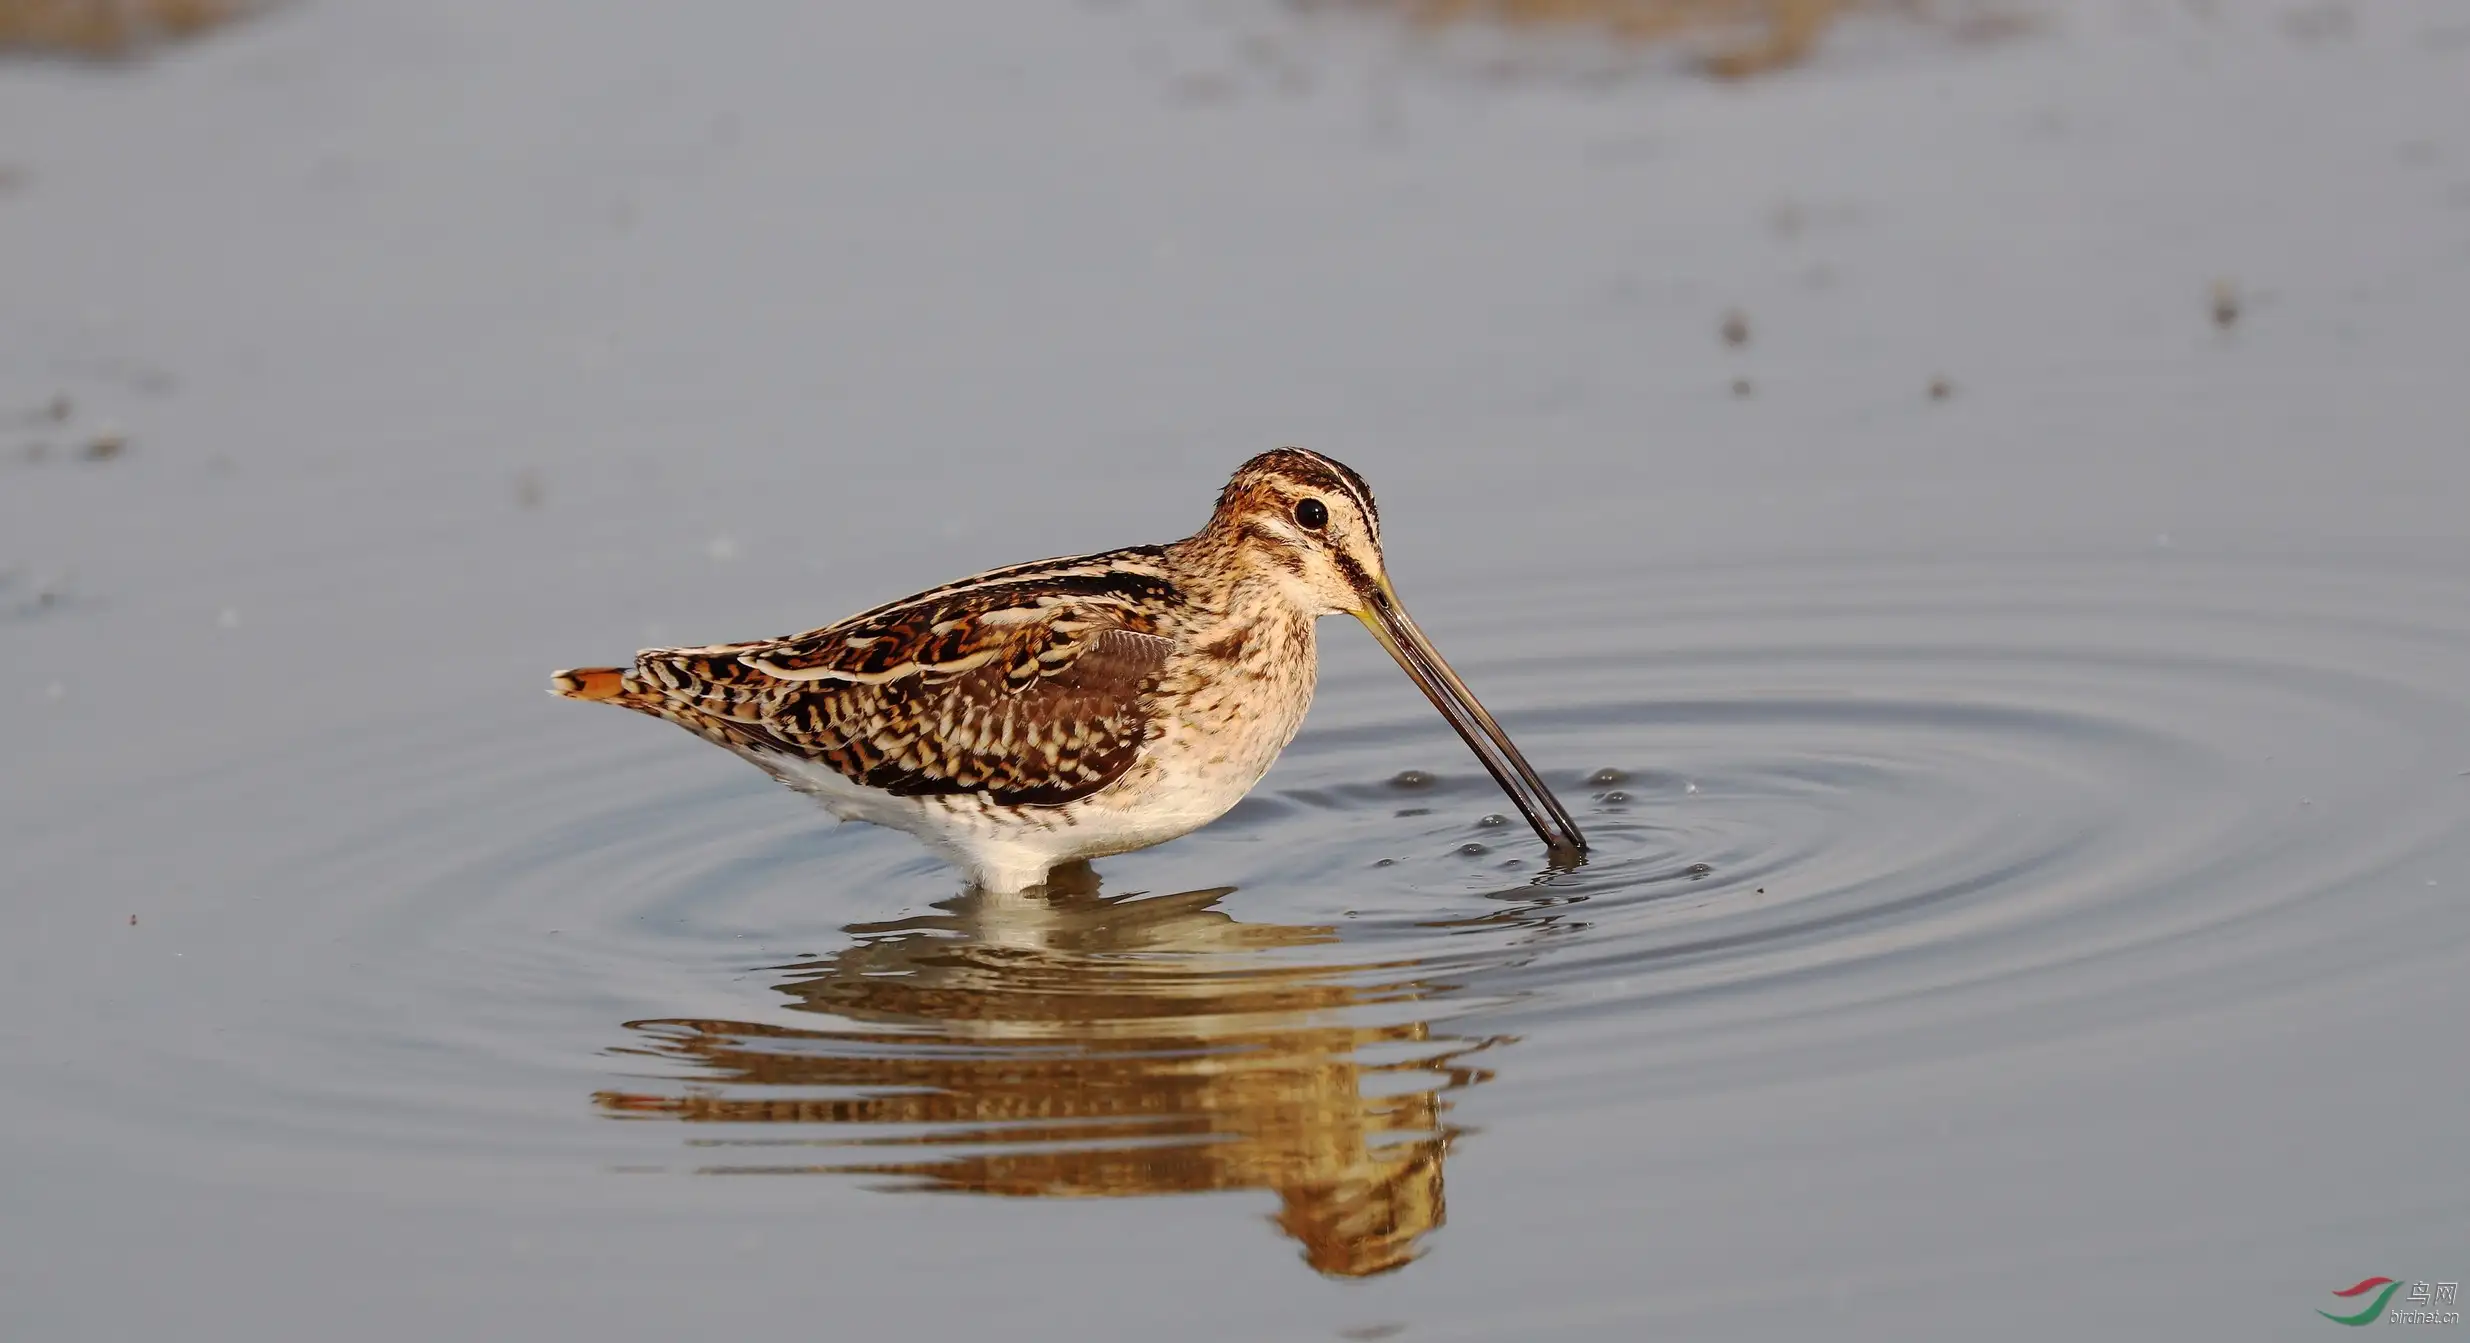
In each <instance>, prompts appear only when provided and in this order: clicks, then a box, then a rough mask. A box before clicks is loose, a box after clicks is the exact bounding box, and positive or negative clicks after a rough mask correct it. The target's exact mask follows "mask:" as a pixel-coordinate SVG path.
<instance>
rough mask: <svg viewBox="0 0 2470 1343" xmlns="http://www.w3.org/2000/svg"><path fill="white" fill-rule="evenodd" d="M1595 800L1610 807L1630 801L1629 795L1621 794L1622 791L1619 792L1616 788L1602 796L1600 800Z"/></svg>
mask: <svg viewBox="0 0 2470 1343" xmlns="http://www.w3.org/2000/svg"><path fill="white" fill-rule="evenodd" d="M1596 800H1597V801H1599V802H1604V803H1608V804H1611V805H1614V806H1618V805H1619V804H1621V803H1623V802H1627V801H1629V800H1630V795H1629V794H1627V793H1624V792H1622V791H1621V790H1620V789H1618V788H1615V789H1613V790H1612V791H1611V792H1609V793H1606V794H1604V795H1603V796H1602V797H1600V798H1598V799H1596Z"/></svg>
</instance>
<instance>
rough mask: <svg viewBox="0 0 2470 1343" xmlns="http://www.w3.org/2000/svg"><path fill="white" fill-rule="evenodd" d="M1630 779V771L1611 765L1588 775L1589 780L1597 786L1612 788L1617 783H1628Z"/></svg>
mask: <svg viewBox="0 0 2470 1343" xmlns="http://www.w3.org/2000/svg"><path fill="white" fill-rule="evenodd" d="M1629 781H1630V776H1629V771H1627V770H1619V769H1614V768H1612V767H1611V766H1609V765H1607V766H1606V767H1604V768H1602V769H1599V770H1597V771H1595V772H1594V773H1593V774H1590V775H1588V776H1587V782H1588V783H1589V784H1590V785H1592V786H1594V787H1597V788H1610V787H1612V786H1613V785H1614V784H1616V783H1628V782H1629Z"/></svg>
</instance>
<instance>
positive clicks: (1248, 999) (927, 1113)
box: [595, 868, 1507, 1277]
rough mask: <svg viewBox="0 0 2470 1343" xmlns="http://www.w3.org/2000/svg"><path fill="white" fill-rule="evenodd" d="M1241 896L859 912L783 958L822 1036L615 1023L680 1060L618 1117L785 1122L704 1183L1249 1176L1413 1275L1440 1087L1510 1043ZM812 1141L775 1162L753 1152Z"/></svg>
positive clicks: (1440, 988) (1419, 986)
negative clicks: (1251, 916)
mask: <svg viewBox="0 0 2470 1343" xmlns="http://www.w3.org/2000/svg"><path fill="white" fill-rule="evenodd" d="M1230 889H1232V888H1223V887H1222V888H1219V889H1216V890H1204V891H1187V892H1184V893H1181V894H1177V895H1158V896H1137V895H1136V896H1127V897H1121V898H1114V899H1110V898H1107V897H1105V896H1102V895H1101V894H1099V892H1098V888H1097V883H1096V880H1095V878H1094V877H1092V876H1091V875H1090V874H1089V873H1088V871H1087V869H1085V868H1082V869H1077V870H1068V871H1066V872H1063V873H1059V874H1058V875H1057V879H1056V880H1054V881H1053V882H1051V883H1050V885H1049V887H1048V890H1047V891H1046V892H1045V893H1042V894H1041V893H1031V894H1026V895H1002V896H998V895H989V894H986V893H983V892H970V893H968V894H965V895H962V896H959V897H957V898H955V899H953V900H949V901H946V902H944V903H943V904H941V905H939V906H937V908H938V909H939V910H941V911H942V912H940V913H937V914H932V915H926V916H922V917H919V918H914V919H907V920H903V921H901V922H898V923H890V924H875V925H853V926H852V927H851V928H850V929H849V930H848V931H849V932H850V933H851V934H852V935H853V936H854V937H855V938H856V941H855V942H854V943H853V944H852V945H851V946H849V947H848V948H847V949H845V950H843V951H840V952H838V953H836V954H833V955H831V956H827V957H823V958H821V959H816V960H810V961H802V962H799V963H797V964H794V965H789V966H784V967H780V968H781V969H782V970H784V971H785V972H786V973H787V978H786V979H785V980H784V981H783V982H782V983H781V984H779V985H778V986H777V987H778V989H779V991H780V992H781V993H783V994H786V995H787V996H788V997H789V999H790V1003H789V1006H790V1007H791V1008H793V1009H794V1010H797V1011H802V1012H812V1013H815V1014H817V1015H818V1016H821V1017H825V1018H828V1019H829V1021H828V1022H826V1023H823V1024H818V1025H816V1026H814V1027H811V1028H810V1027H805V1026H788V1025H780V1024H763V1023H749V1022H733V1021H712V1020H692V1019H663V1020H650V1021H635V1022H629V1023H628V1028H629V1029H630V1030H631V1031H633V1032H635V1033H636V1035H637V1036H638V1039H637V1040H636V1041H635V1042H634V1043H632V1044H630V1045H629V1046H627V1047H626V1048H624V1049H621V1050H619V1051H617V1052H619V1053H621V1054H627V1055H633V1056H638V1057H640V1056H651V1057H656V1058H661V1059H665V1060H671V1061H675V1062H682V1063H685V1064H688V1065H691V1070H692V1071H691V1074H690V1075H689V1076H688V1077H687V1078H686V1079H685V1080H684V1083H683V1085H682V1086H680V1087H679V1088H678V1089H676V1090H674V1091H670V1092H667V1093H665V1094H664V1093H660V1092H644V1091H604V1092H601V1093H600V1094H599V1095H598V1096H597V1097H596V1098H595V1099H596V1100H597V1101H598V1103H599V1105H600V1106H601V1107H602V1108H603V1110H604V1111H605V1112H607V1113H609V1114H612V1115H617V1116H622V1117H632V1118H653V1117H667V1118H671V1119H679V1120H685V1121H689V1122H695V1123H711V1124H728V1125H749V1124H769V1125H777V1126H779V1127H780V1128H781V1129H782V1130H785V1132H783V1133H781V1134H779V1135H777V1136H775V1135H770V1134H765V1135H751V1134H748V1135H734V1134H733V1135H732V1136H729V1137H715V1138H713V1139H710V1140H707V1141H704V1142H699V1143H698V1144H697V1146H700V1147H704V1148H706V1149H719V1150H721V1151H724V1152H726V1153H727V1156H729V1157H740V1156H742V1157H743V1158H744V1159H743V1160H727V1159H724V1160H723V1161H721V1162H719V1163H717V1164H713V1165H708V1166H705V1167H704V1168H703V1169H705V1170H706V1171H709V1172H714V1173H729V1172H735V1173H809V1172H822V1173H844V1174H859V1175H870V1176H877V1177H886V1178H887V1180H888V1183H887V1186H886V1187H888V1188H891V1189H895V1190H931V1191H950V1192H966V1193H978V1194H1004V1195H1012V1196H1016V1197H1032V1198H1077V1197H1105V1196H1126V1195H1134V1194H1174V1193H1196V1192H1202V1191H1208V1190H1232V1189H1262V1190H1268V1191H1270V1192H1273V1193H1275V1194H1276V1195H1277V1198H1278V1201H1279V1211H1278V1213H1277V1216H1276V1218H1275V1220H1276V1222H1277V1224H1278V1226H1279V1227H1280V1228H1281V1229H1283V1230H1284V1231H1285V1232H1286V1233H1287V1234H1288V1235H1290V1236H1293V1237H1294V1238H1295V1239H1296V1240H1298V1241H1300V1242H1301V1243H1302V1244H1303V1247H1304V1248H1303V1257H1304V1259H1305V1261H1306V1262H1308V1263H1310V1264H1311V1265H1312V1266H1313V1267H1314V1268H1316V1269H1318V1270H1320V1271H1321V1272H1323V1273H1327V1274H1332V1275H1338V1276H1344V1277H1364V1276H1369V1275H1371V1274H1376V1273H1385V1272H1388V1271H1390V1270H1393V1269H1397V1268H1400V1267H1403V1266H1404V1265H1406V1264H1407V1263H1408V1262H1410V1261H1411V1260H1413V1259H1414V1258H1415V1256H1416V1254H1417V1253H1418V1249H1417V1242H1418V1241H1419V1240H1420V1239H1421V1238H1422V1237H1423V1236H1424V1235H1425V1233H1427V1232H1429V1231H1431V1230H1432V1229H1434V1228H1435V1227H1438V1226H1440V1225H1441V1222H1442V1217H1443V1207H1442V1197H1441V1164H1442V1159H1443V1157H1444V1156H1445V1155H1446V1154H1447V1152H1448V1150H1449V1147H1450V1143H1451V1141H1452V1140H1453V1139H1454V1138H1455V1137H1456V1136H1457V1135H1458V1132H1459V1130H1458V1129H1457V1128H1455V1127H1454V1126H1452V1125H1451V1123H1450V1122H1449V1120H1448V1112H1449V1109H1450V1102H1449V1100H1448V1099H1447V1097H1448V1093H1450V1092H1451V1091H1453V1090H1456V1089H1458V1088H1460V1087H1464V1086H1469V1085H1472V1084H1474V1083H1477V1082H1482V1081H1485V1080H1487V1079H1488V1077H1489V1076H1490V1074H1489V1073H1487V1072H1486V1071H1484V1070H1483V1069H1481V1068H1478V1067H1475V1066H1473V1065H1472V1064H1471V1062H1470V1061H1469V1058H1468V1056H1469V1055H1471V1054H1474V1053H1476V1052H1477V1051H1480V1050H1483V1049H1486V1048H1490V1047H1492V1046H1494V1045H1497V1044H1501V1043H1505V1042H1506V1039H1507V1037H1499V1036H1495V1037H1488V1038H1486V1037H1474V1036H1463V1035H1452V1034H1448V1033H1445V1032H1441V1031H1436V1030H1435V1029H1434V1028H1433V1026H1432V1025H1431V1024H1430V1022H1429V1020H1428V1018H1430V1017H1431V1016H1432V1015H1433V1011H1432V1007H1431V1003H1432V1001H1433V1000H1434V999H1435V998H1437V997H1440V996H1442V995H1445V994H1448V993H1450V992H1452V991H1453V986H1452V985H1451V984H1449V983H1447V982H1446V981H1445V980H1443V979H1441V978H1436V977H1435V976H1434V975H1433V974H1432V973H1431V972H1429V971H1428V970H1426V969H1425V968H1424V967H1423V966H1421V965H1419V964H1418V963H1415V962H1409V961H1397V962H1387V963H1382V962H1374V963H1368V964H1367V963H1356V964H1348V965H1333V964H1329V963H1326V962H1323V961H1319V960H1318V959H1317V958H1316V959H1315V960H1312V961H1307V960H1305V959H1304V958H1302V957H1299V956H1297V955H1296V954H1295V953H1294V951H1293V949H1295V948H1300V947H1308V946H1312V945H1315V944H1334V943H1336V942H1337V940H1338V937H1337V932H1336V930H1335V929H1334V928H1330V927H1315V926H1291V925H1281V924H1260V923H1239V922H1237V921H1236V920H1234V919H1233V918H1231V917H1229V916H1228V915H1227V914H1226V913H1224V912H1223V911H1221V910H1219V909H1217V908H1216V904H1217V902H1218V900H1219V899H1220V898H1221V897H1223V896H1225V895H1226V894H1227V892H1228V891H1229V890H1230ZM783 1148H821V1149H830V1150H829V1151H828V1152H820V1153H817V1154H816V1155H818V1156H819V1157H820V1158H821V1159H819V1160H813V1161H791V1162H767V1161H764V1160H762V1159H761V1158H762V1156H763V1154H764V1153H765V1151H767V1150H769V1151H773V1152H778V1151H779V1150H780V1149H783Z"/></svg>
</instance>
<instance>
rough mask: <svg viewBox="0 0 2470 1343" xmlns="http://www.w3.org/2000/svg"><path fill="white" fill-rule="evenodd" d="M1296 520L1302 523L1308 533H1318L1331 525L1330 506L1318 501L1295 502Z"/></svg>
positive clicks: (1304, 500) (1301, 500) (1300, 500)
mask: <svg viewBox="0 0 2470 1343" xmlns="http://www.w3.org/2000/svg"><path fill="white" fill-rule="evenodd" d="M1295 520H1296V521H1297V522H1299V523H1302V524H1303V525H1304V528H1305V529H1306V530H1307V531H1315V532H1317V531H1319V530H1321V529H1322V528H1323V527H1326V526H1328V525H1329V505H1327V504H1325V503H1322V502H1321V501H1320V500H1318V499H1298V500H1296V501H1295Z"/></svg>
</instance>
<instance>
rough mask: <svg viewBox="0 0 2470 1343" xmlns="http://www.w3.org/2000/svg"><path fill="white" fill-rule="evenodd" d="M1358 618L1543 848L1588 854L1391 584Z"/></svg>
mask: <svg viewBox="0 0 2470 1343" xmlns="http://www.w3.org/2000/svg"><path fill="white" fill-rule="evenodd" d="M1359 618H1360V619H1361V620H1362V621H1363V622H1364V627H1365V628H1366V629H1369V630H1371V631H1372V637H1373V638H1375V639H1378V640H1380V641H1381V647H1383V648H1386V649H1388V650H1389V655H1390V656H1391V657H1394V658H1396V659H1398V665H1399V666H1401V667H1404V668H1405V669H1406V673H1407V675H1408V676H1409V677H1410V678H1412V679H1413V680H1414V682H1415V685H1416V688H1418V689H1420V690H1422V691H1423V692H1424V697H1425V698H1426V699H1429V700H1431V701H1432V707H1434V708H1436V709H1439V710H1440V711H1441V716H1442V717H1443V718H1446V719H1448V720H1449V725H1450V726H1451V727H1454V728H1456V729H1458V735H1459V736H1461V737H1464V738H1466V742H1467V745H1468V746H1469V747H1470V748H1472V749H1473V750H1474V752H1475V758H1476V759H1478V760H1481V761H1483V762H1484V768H1485V769H1486V770H1489V771H1490V772H1491V774H1492V777H1493V780H1494V782H1496V783H1498V784H1500V785H1501V791H1502V792H1504V793H1507V794H1509V800H1510V801H1511V802H1514V803H1516V804H1517V806H1518V810H1519V813H1520V814H1522V815H1524V816H1525V817H1526V818H1527V824H1528V825H1531V826H1534V827H1535V833H1536V835H1537V837H1538V838H1540V839H1542V840H1543V841H1544V847H1546V848H1548V849H1551V850H1553V851H1554V852H1556V853H1585V852H1586V851H1587V838H1586V836H1584V835H1581V834H1579V833H1578V823H1577V822H1575V821H1573V820H1571V819H1570V816H1569V812H1568V811H1567V810H1565V809H1564V808H1563V807H1562V806H1561V800H1560V799H1559V798H1556V797H1554V796H1553V795H1552V790H1551V789H1549V788H1546V787H1545V786H1544V781H1543V779H1541V778H1540V777H1538V776H1537V775H1536V773H1535V767H1534V766H1533V765H1530V764H1528V763H1527V758H1526V757H1525V756H1523V755H1520V754H1519V753H1518V748H1517V747H1515V746H1513V745H1511V744H1510V740H1509V734H1508V733H1506V732H1503V731H1502V730H1501V725H1500V724H1499V723H1497V722H1494V721H1493V718H1492V715H1491V714H1490V713H1487V712H1485V710H1484V706H1483V705H1482V704H1480V703H1478V702H1477V701H1476V698H1475V692H1474V691H1472V690H1469V689H1467V683H1466V682H1464V681H1461V680H1459V679H1458V673H1456V672H1454V671H1452V670H1450V666H1449V664H1448V663H1447V662H1444V661H1442V660H1441V653H1440V650H1439V649H1436V648H1434V647H1433V646H1432V641H1431V640H1430V639H1427V638H1425V637H1424V632H1423V631H1422V630H1420V629H1417V628H1416V627H1415V622H1414V621H1412V620H1410V619H1408V618H1407V612H1406V608H1405V607H1404V606H1401V605H1399V604H1398V594H1397V593H1396V592H1393V591H1391V590H1390V586H1389V581H1388V580H1387V579H1383V580H1382V581H1381V587H1380V591H1379V592H1377V593H1375V594H1373V595H1372V599H1371V609H1370V610H1368V611H1365V612H1362V613H1360V615H1359Z"/></svg>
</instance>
